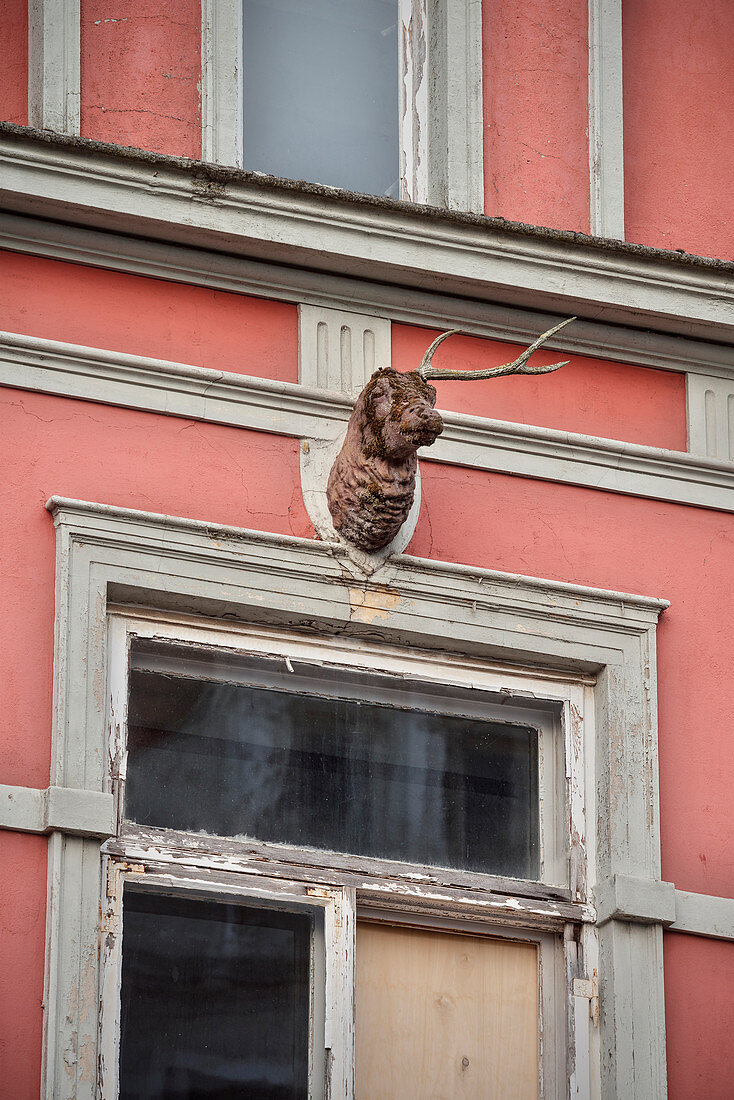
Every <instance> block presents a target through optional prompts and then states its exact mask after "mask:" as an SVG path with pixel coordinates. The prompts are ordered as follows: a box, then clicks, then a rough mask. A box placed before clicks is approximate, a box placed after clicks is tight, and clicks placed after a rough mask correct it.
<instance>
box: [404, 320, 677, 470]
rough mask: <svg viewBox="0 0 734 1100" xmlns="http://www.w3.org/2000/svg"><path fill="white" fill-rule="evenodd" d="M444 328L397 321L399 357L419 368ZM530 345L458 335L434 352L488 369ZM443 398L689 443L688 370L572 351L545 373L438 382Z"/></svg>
mask: <svg viewBox="0 0 734 1100" xmlns="http://www.w3.org/2000/svg"><path fill="white" fill-rule="evenodd" d="M437 335H438V331H437V330H433V329H425V328H418V327H413V326H410V325H398V324H394V325H393V326H392V361H393V366H395V367H397V368H398V370H415V369H416V367H417V366H418V364H419V363H420V361H421V358H422V356H423V353H424V351H425V350H426V348H427V347H428V346H429V344H430V343H431V341H432V340H433V339H434V338H435V337H436V336H437ZM524 350H525V347H524V346H520V345H518V344H506V343H501V342H500V341H496V340H482V339H477V338H476V337H470V336H452V337H451V339H450V340H447V341H446V343H444V344H442V345H441V347H440V348H439V349H438V351H437V352H436V355H435V358H434V360H433V362H434V365H435V366H437V367H439V366H440V367H446V368H448V369H450V370H482V369H485V368H487V367H494V366H499V365H500V364H501V363H507V362H509V361H511V360H512V359H515V358H516V357H517V356H518V355H519V354H520V352H521V351H524ZM567 354H568V353H566V352H563V353H559V352H554V351H543V350H541V351H538V352H537V353H536V355H535V356H534V357H533V360H532V362H533V364H535V365H537V366H540V365H543V364H547V363H554V362H555V363H557V362H558V361H559V360H561V359H565V358H566V356H567ZM436 389H437V391H438V401H437V405H438V408H440V409H445V410H447V411H451V412H463V413H469V414H471V415H472V416H488V417H492V418H493V419H495V420H510V421H514V422H515V423H518V424H535V425H539V426H540V427H544V428H558V429H559V430H562V431H568V432H581V433H582V434H584V435H596V436H602V437H604V438H606V439H621V440H624V441H626V442H628V443H644V444H646V445H647V446H650V447H667V448H669V449H670V450H676V451H685V449H686V386H685V375H683V374H676V373H674V372H672V371H656V370H647V369H645V368H640V367H633V366H629V365H627V364H624V363H610V362H605V361H604V360H603V359H592V358H590V357H588V356H584V355H571V357H570V361H569V363H568V366H565V367H562V368H561V369H560V370H559V371H556V372H555V373H553V374H551V375H542V376H541V377H539V378H533V377H531V376H526V377H515V378H512V377H508V378H498V379H496V380H492V381H481V382H470V383H467V382H437V383H436Z"/></svg>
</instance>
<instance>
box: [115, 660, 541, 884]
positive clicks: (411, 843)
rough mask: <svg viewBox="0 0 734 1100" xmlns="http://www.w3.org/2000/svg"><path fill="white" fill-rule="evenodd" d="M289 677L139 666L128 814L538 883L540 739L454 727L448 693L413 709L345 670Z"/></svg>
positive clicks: (131, 713)
mask: <svg viewBox="0 0 734 1100" xmlns="http://www.w3.org/2000/svg"><path fill="white" fill-rule="evenodd" d="M271 663H274V662H271ZM169 667H173V668H175V660H174V661H173V662H170V661H169ZM278 668H279V673H278V676H277V677H274V676H272V675H271V676H270V682H271V683H272V684H273V686H272V687H266V686H259V685H258V684H257V682H255V684H247V683H226V682H208V681H206V680H200V679H195V678H193V677H188V676H180V675H171V674H165V673H163V672H161V671H152V670H145V669H143V668H135V667H133V669H132V671H131V681H130V698H129V706H128V767H127V784H126V795H125V816H126V817H127V818H128V819H130V820H133V821H137V822H139V823H141V824H147V825H154V826H160V827H167V828H174V829H184V830H194V831H204V832H209V833H215V834H219V835H225V836H233V835H245V836H250V837H255V838H257V839H259V840H262V841H275V842H280V843H287V844H292V845H298V846H306V847H311V848H319V849H327V850H332V851H341V852H350V853H355V854H359V855H366V856H376V857H380V858H385V859H395V860H404V861H408V862H413V863H422V864H434V865H436V866H443V867H453V868H463V869H466V870H472V871H484V872H488V873H492V874H506V875H512V876H516V877H522V878H531V879H537V878H538V877H539V824H538V819H539V812H538V810H539V799H538V731H537V730H536V729H533V728H532V727H529V726H523V725H517V724H512V723H510V722H498V721H490V720H483V719H482V718H480V717H470V716H467V715H465V714H461V713H452V712H451V710H452V707H451V704H450V703H449V704H446V703H445V701H444V700H442V699H441V697H440V694H438V695H436V696H434V697H431V698H435V702H436V709H435V710H434V709H431V698H428V699H427V701H426V700H425V698H423V697H422V699H423V705H422V707H421V708H420V709H418V708H417V707H411V699H412V698H413V697H414V696H415V698H417V697H418V695H419V692H418V690H416V691H415V693H414V692H413V691H412V690H411V687H410V685H403V684H402V682H400V687H399V688H398V689H396V688H395V686H393V689H392V692H391V693H387V694H388V695H389V696H390V698H395V696H396V691H399V694H400V698H401V701H402V704H403V705H400V706H399V705H395V704H394V703H381V702H379V701H378V699H379V693H378V692H376V691H375V689H374V688H370V689H369V690H368V688H367V686H366V685H360V683H359V681H358V678H353V679H352V681H351V682H350V680H349V679H348V678H347V677H346V674H342V679H341V680H340V681H334V679H333V676H334V670H324V673H323V674H320V673H319V672H318V670H314V669H313V667H311V668H304V666H300V669H299V667H298V666H296V667H295V668H294V672H293V674H290V673H289V672H287V671H286V670H285V666H284V664H283V662H279V665H278ZM280 670H282V671H280ZM304 671H308V673H309V676H310V678H307V677H306V676H305V675H303V672H304ZM240 675H241V676H245V677H246V676H247V675H250V676H251V678H253V679H254V678H255V672H254V671H253V672H251V673H247V671H246V670H245V672H242V673H240ZM385 679H387V678H385ZM373 680H374V678H373ZM289 681H292V683H293V688H294V689H293V690H280V685H281V684H283V685H287V684H288V682H289ZM389 682H390V683H391V684H393V685H395V684H396V681H394V680H390V681H389ZM296 688H297V689H298V690H295V689H296ZM434 690H436V689H434ZM439 691H440V689H439ZM347 695H350V696H351V697H345V696H347ZM462 706H465V707H466V708H467V709H470V710H471V709H472V708H471V707H469V706H468V704H460V703H459V702H457V704H456V708H455V709H458V710H459V711H460V710H461V708H462ZM473 709H474V712H475V713H476V712H477V704H476V702H475V703H473ZM479 713H481V708H480V710H479Z"/></svg>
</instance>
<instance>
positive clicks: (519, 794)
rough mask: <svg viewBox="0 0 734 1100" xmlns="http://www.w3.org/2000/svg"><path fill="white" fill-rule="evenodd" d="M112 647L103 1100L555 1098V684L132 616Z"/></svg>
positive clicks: (422, 658) (471, 665)
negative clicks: (194, 1098) (111, 827)
mask: <svg viewBox="0 0 734 1100" xmlns="http://www.w3.org/2000/svg"><path fill="white" fill-rule="evenodd" d="M110 654H111V662H112V664H111V674H112V684H113V692H112V714H111V728H112V729H114V730H118V731H119V733H118V734H117V735H116V740H115V741H114V743H113V745H112V746H111V748H112V758H113V759H114V760H115V761H117V765H116V767H115V769H114V770H113V779H114V782H115V791H114V793H115V796H116V799H117V805H118V818H119V834H118V836H117V837H116V838H114V839H113V840H111V841H109V842H108V843H107V844H106V845H105V846H104V849H103V851H104V853H105V861H106V870H105V876H106V881H107V890H106V897H107V905H108V916H107V928H108V930H109V931H110V935H109V937H108V939H107V947H106V956H107V957H106V961H105V965H104V974H103V985H104V988H105V991H106V992H105V995H104V1019H103V1044H104V1049H105V1050H107V1051H109V1056H108V1058H106V1059H105V1067H106V1072H107V1077H106V1080H105V1081H104V1088H105V1089H106V1090H107V1092H109V1094H110V1095H115V1089H119V1095H120V1096H121V1097H123V1098H124V1097H135V1096H138V1095H146V1096H152V1097H157V1096H160V1097H163V1096H168V1095H171V1094H173V1093H174V1092H175V1090H179V1092H180V1093H181V1094H182V1095H199V1094H201V1095H221V1096H225V1095H240V1094H241V1095H245V1094H246V1095H247V1096H251V1097H263V1098H265V1097H275V1096H278V1097H280V1096H283V1097H294V1098H295V1097H302V1096H305V1095H309V1096H313V1097H320V1096H324V1095H351V1091H350V1087H351V1075H352V1073H354V1074H355V1078H356V1085H355V1088H356V1092H355V1095H356V1096H357V1097H364V1098H365V1100H367V1098H373V1097H380V1096H382V1097H385V1098H392V1097H394V1098H395V1100H397V1098H398V1097H400V1098H401V1100H402V1098H403V1097H407V1096H415V1097H416V1098H417V1097H422V1096H425V1095H428V1092H429V1090H430V1089H438V1090H439V1092H442V1093H443V1094H452V1090H456V1089H458V1088H459V1083H460V1087H461V1089H462V1092H461V1095H464V1096H467V1097H474V1096H476V1097H480V1096H481V1097H486V1096H498V1097H499V1096H506V1095H512V1096H514V1097H517V1098H518V1100H519V1098H522V1097H533V1098H536V1097H538V1096H539V1095H542V1096H545V1097H555V1096H565V1090H566V1077H567V1070H566V1056H565V1034H566V1028H567V1026H569V1024H568V1023H567V1008H566V998H565V995H564V985H563V983H564V977H563V976H564V963H563V959H564V939H563V937H564V930H565V929H566V928H573V926H574V925H573V918H574V917H576V918H577V920H583V912H582V908H581V907H580V908H579V909H578V912H576V911H575V910H574V903H573V901H572V896H573V895H572V888H571V879H570V875H571V864H570V843H569V836H568V827H567V822H568V812H569V802H568V798H569V790H570V787H569V788H568V789H567V778H566V768H565V765H564V761H565V760H566V759H569V758H568V756H567V748H566V746H565V744H564V737H565V735H564V723H565V719H564V709H566V710H567V708H568V706H569V702H568V699H565V700H564V698H563V696H562V693H561V694H559V693H558V691H557V690H553V689H552V688H551V690H548V685H547V684H546V685H545V688H544V689H543V690H541V691H540V692H538V691H537V687H538V684H533V682H532V680H531V679H530V678H528V677H527V676H524V677H523V676H521V677H520V679H519V681H518V679H517V674H516V673H515V674H512V675H510V674H508V673H504V674H503V673H500V672H499V671H498V670H496V669H492V668H488V667H486V666H485V665H483V664H482V663H480V662H466V661H464V662H462V663H459V662H457V661H454V660H451V659H449V658H446V657H443V658H442V659H437V657H436V656H435V655H433V656H432V655H429V654H424V653H421V652H420V651H417V652H416V651H412V652H407V651H400V650H388V649H386V648H384V647H377V646H375V647H370V648H369V649H368V651H367V652H365V651H364V647H362V651H361V652H360V653H359V654H357V653H355V652H354V650H353V648H352V647H350V646H348V645H339V644H337V643H335V642H326V641H324V640H319V639H313V638H311V639H309V638H306V637H302V636H298V635H294V634H284V633H279V632H273V631H263V630H255V629H253V630H250V631H247V632H246V633H244V634H240V635H239V636H229V637H228V636H226V635H225V636H222V633H221V631H207V630H206V629H202V628H200V627H199V628H197V627H186V626H184V625H183V624H177V625H174V624H162V623H161V622H160V621H156V620H152V621H150V620H146V619H144V618H143V619H138V618H130V617H129V616H128V615H120V616H114V617H113V619H112V623H111V633H110ZM511 682H514V683H515V686H517V684H518V683H519V682H523V683H524V685H525V687H526V688H527V689H528V694H529V692H530V689H531V686H532V688H533V689H534V690H533V691H532V695H533V698H532V703H530V702H529V698H528V696H526V697H525V698H524V699H523V698H522V696H518V694H517V693H516V692H514V691H513V692H511V691H510V690H509V689H508V686H507V685H508V683H511ZM565 690H566V694H568V691H569V690H570V691H571V696H572V697H573V699H574V701H575V705H577V706H583V704H582V699H583V694H584V688H583V684H578V685H576V686H575V687H574V686H570V687H569V685H565ZM569 770H570V771H571V772H573V773H574V774H575V778H576V779H577V781H578V782H582V776H581V774H580V773H578V771H577V765H576V764H571V766H570V769H569ZM510 891H512V892H513V893H514V894H515V895H516V897H515V899H514V900H513V901H510V899H509V897H508V893H509V892H510ZM518 899H520V900H518ZM559 906H560V910H562V911H563V912H564V913H565V919H564V918H561V919H559V918H558V913H559ZM539 912H540V914H542V917H544V919H542V918H541V920H540V922H539V919H538V914H539ZM530 913H532V916H530V918H529V917H528V914H530ZM568 918H571V920H570V922H569V919H568ZM539 924H540V926H539ZM355 930H356V934H355ZM337 975H338V977H337ZM355 1003H356V1030H355V1031H354V1032H353V1031H352V1024H351V1021H352V1018H353V1015H354V1008H353V1006H354V1005H355ZM543 1028H545V1029H546V1034H547V1035H550V1036H553V1037H554V1038H553V1041H548V1039H546V1040H545V1042H543V1043H541V1033H542V1031H543ZM378 1054H379V1056H378ZM406 1067H410V1069H409V1074H408V1076H409V1082H408V1083H406ZM340 1082H341V1083H340ZM344 1082H346V1083H344ZM343 1089H346V1092H342V1090H343ZM228 1090H229V1091H228ZM488 1090H489V1091H488ZM107 1092H104V1093H103V1094H104V1095H107Z"/></svg>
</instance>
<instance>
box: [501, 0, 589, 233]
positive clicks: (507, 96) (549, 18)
mask: <svg viewBox="0 0 734 1100" xmlns="http://www.w3.org/2000/svg"><path fill="white" fill-rule="evenodd" d="M588 23H589V12H588V3H587V0H526V2H525V3H522V4H518V3H517V0H492V3H487V2H485V3H484V4H483V9H482V36H483V44H482V50H483V55H484V65H483V85H484V209H485V213H487V214H491V215H495V216H500V217H503V218H509V219H510V220H512V221H520V222H530V223H531V224H534V225H545V226H549V227H551V228H553V229H574V230H578V231H580V232H582V233H588V232H589V145H588V135H587V129H588Z"/></svg>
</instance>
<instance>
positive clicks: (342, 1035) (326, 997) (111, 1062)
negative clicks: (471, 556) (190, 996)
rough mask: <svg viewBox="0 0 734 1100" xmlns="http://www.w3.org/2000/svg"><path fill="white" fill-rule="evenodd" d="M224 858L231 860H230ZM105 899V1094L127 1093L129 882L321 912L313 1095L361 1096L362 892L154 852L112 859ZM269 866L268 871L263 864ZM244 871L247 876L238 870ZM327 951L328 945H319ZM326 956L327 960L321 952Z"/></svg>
mask: <svg viewBox="0 0 734 1100" xmlns="http://www.w3.org/2000/svg"><path fill="white" fill-rule="evenodd" d="M222 863H224V861H222ZM103 867H104V873H103V876H102V883H103V887H104V889H103V891H102V895H101V897H100V899H99V901H100V912H101V914H102V921H103V928H104V932H105V935H104V938H103V942H102V950H101V955H102V958H101V961H100V971H101V973H100V989H101V997H100V1001H101V1013H100V1023H99V1040H98V1042H99V1050H100V1058H99V1067H100V1075H99V1076H100V1079H99V1093H98V1095H99V1098H100V1100H116V1098H117V1097H118V1095H119V1080H118V1068H119V1067H118V1060H119V1040H120V983H121V969H122V949H123V936H124V907H123V894H124V887H125V884H126V883H132V882H134V883H135V884H136V885H138V886H141V887H143V888H144V889H149V890H155V889H156V888H158V889H161V890H165V892H166V893H168V894H180V895H182V896H189V897H190V896H195V897H198V898H201V897H205V898H211V899H216V900H221V901H235V902H237V901H250V902H253V901H255V902H260V903H261V904H262V905H263V906H266V907H267V906H272V907H273V908H285V909H287V910H288V911H290V912H298V911H301V912H304V911H305V912H306V913H310V914H312V915H313V916H314V917H315V924H316V928H315V937H314V938H315V941H316V943H315V944H314V946H316V948H317V950H316V952H315V954H316V955H317V957H316V958H315V959H314V963H313V973H312V981H313V986H312V1019H311V1023H312V1030H311V1035H310V1045H311V1048H312V1051H311V1058H310V1059H309V1060H310V1062H311V1073H312V1076H311V1082H310V1088H309V1100H311V1098H313V1100H324V1098H325V1097H343V1098H344V1100H352V1097H353V1096H354V1087H353V1080H354V1072H353V1067H354V939H355V917H354V892H353V891H352V890H350V889H342V888H339V887H336V886H334V887H329V888H325V887H323V886H322V885H318V886H317V885H315V884H312V885H310V886H309V885H304V884H303V883H301V882H288V881H284V880H282V879H281V880H277V879H269V878H267V877H266V876H265V875H263V874H262V873H260V874H258V875H250V876H248V875H247V873H246V872H243V870H242V869H241V868H239V867H238V866H237V865H236V863H235V861H230V864H229V865H228V866H227V868H226V869H224V868H223V867H222V864H221V863H220V866H219V867H218V868H217V870H216V872H215V873H214V874H213V873H212V872H211V871H208V870H205V869H203V868H201V867H195V866H193V865H191V864H189V865H182V864H181V863H179V861H178V860H177V858H176V855H175V854H173V855H171V854H170V853H168V852H162V851H156V850H147V851H143V852H142V853H141V852H137V851H136V853H135V858H134V860H131V859H130V858H129V857H128V855H127V853H124V854H123V856H122V858H121V859H110V858H109V857H105V858H104V863H103ZM261 871H262V869H261ZM238 872H239V873H238ZM319 948H320V950H319ZM318 956H320V957H318Z"/></svg>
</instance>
